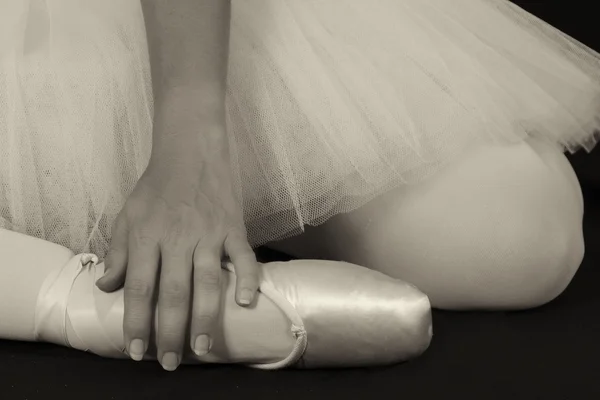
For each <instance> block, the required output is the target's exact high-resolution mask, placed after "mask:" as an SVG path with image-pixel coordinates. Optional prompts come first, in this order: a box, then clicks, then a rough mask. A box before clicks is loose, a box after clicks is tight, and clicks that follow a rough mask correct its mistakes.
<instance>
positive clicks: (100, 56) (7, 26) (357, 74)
mask: <svg viewBox="0 0 600 400" xmlns="http://www.w3.org/2000/svg"><path fill="white" fill-rule="evenodd" d="M231 29H232V31H231V47H230V65H229V75H228V92H227V110H228V113H227V116H228V120H227V123H228V134H229V139H230V145H231V151H232V168H233V171H234V175H235V179H236V188H237V189H239V190H238V195H239V196H240V201H241V204H242V205H243V208H244V214H245V219H246V225H247V228H248V233H249V238H250V241H251V243H252V244H253V245H261V244H264V243H266V242H268V241H271V240H275V239H281V238H284V237H287V236H290V235H294V234H298V233H300V232H302V229H303V226H304V225H307V224H309V225H316V224H320V223H323V222H324V221H326V220H327V219H328V218H330V217H331V216H333V215H335V214H338V213H342V212H348V211H351V210H353V209H356V208H357V207H360V206H361V205H363V204H365V203H366V202H368V201H370V200H371V199H373V198H374V197H376V196H378V195H379V194H381V193H383V192H385V191H388V190H390V189H392V188H395V187H398V186H399V185H403V184H411V183H415V182H418V181H420V180H423V179H425V178H427V177H428V176H430V175H431V174H433V173H435V172H437V171H439V170H440V168H444V166H445V165H446V164H447V163H448V162H449V161H450V160H452V159H453V158H454V157H457V156H460V153H461V151H463V150H464V149H465V148H466V147H467V146H469V145H472V144H473V143H481V142H491V143H510V142H518V141H522V140H524V139H526V138H527V137H530V136H536V137H540V138H545V139H547V140H549V141H551V142H554V143H557V144H559V145H561V146H563V148H564V149H565V150H569V151H575V150H577V149H579V148H581V147H583V148H585V149H586V150H588V151H589V150H591V148H592V146H593V145H594V144H595V140H596V139H595V137H594V133H595V132H596V131H597V130H598V129H599V128H600V118H599V117H600V55H599V54H598V53H596V52H595V51H593V50H591V49H589V48H587V47H585V46H584V45H582V44H581V43H579V42H577V41H575V40H574V39H572V38H570V37H568V36H567V35H565V34H564V33H561V32H560V31H558V30H556V29H554V28H553V27H551V26H550V25H548V24H546V23H545V22H543V21H541V20H540V19H538V18H536V17H534V16H532V15H531V14H528V13H527V12H525V11H524V10H522V9H520V8H518V7H517V6H515V5H513V4H512V3H509V2H508V1H506V0H452V1H449V0H377V1H367V0H352V1H332V0H252V1H248V0H233V16H232V28H231ZM149 68H150V66H149V63H148V54H147V44H146V36H145V28H144V21H143V15H142V12H141V7H140V4H139V0H103V1H97V0H0V185H1V186H0V188H1V192H0V227H3V228H7V229H12V230H15V231H19V232H22V233H26V234H28V235H32V236H37V237H40V238H43V239H46V240H49V241H53V242H55V243H58V244H61V245H64V246H66V247H69V248H70V249H72V251H74V252H76V253H80V252H93V253H96V254H98V255H99V256H100V257H101V258H102V257H103V256H104V254H105V252H106V250H107V246H108V244H109V242H110V229H111V226H112V223H113V221H114V219H115V217H116V216H117V214H118V213H119V211H120V209H121V207H122V206H123V204H124V202H125V200H126V198H127V196H128V194H129V193H130V192H131V190H132V189H133V187H134V185H135V183H136V180H137V179H138V178H139V176H140V175H141V174H142V172H143V171H144V168H145V167H146V165H147V162H148V159H149V155H150V150H151V138H152V134H151V129H152V115H153V106H152V93H151V82H150V73H149V71H150V69H149ZM190 173H193V172H190Z"/></svg>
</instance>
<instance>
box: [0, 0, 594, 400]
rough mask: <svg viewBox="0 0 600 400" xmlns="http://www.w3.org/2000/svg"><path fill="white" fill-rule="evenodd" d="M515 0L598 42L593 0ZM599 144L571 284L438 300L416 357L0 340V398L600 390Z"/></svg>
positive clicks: (586, 163) (586, 166) (585, 158)
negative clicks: (534, 293) (184, 363)
mask: <svg viewBox="0 0 600 400" xmlns="http://www.w3.org/2000/svg"><path fill="white" fill-rule="evenodd" d="M348 1H366V0H348ZM398 1H401V0H398ZM448 1H452V0H448ZM516 3H518V4H520V5H523V6H524V7H525V8H527V9H529V10H530V11H531V12H533V13H535V14H537V15H539V16H540V17H542V18H544V19H546V20H547V21H549V22H551V23H553V24H554V25H556V26H558V27H559V28H561V29H562V30H564V31H566V32H567V33H569V34H571V35H573V36H574V37H576V38H578V39H579V40H581V41H583V42H585V43H586V44H588V45H590V46H592V47H594V48H596V49H600V40H599V39H600V34H597V33H596V32H597V31H598V24H597V21H596V18H595V17H594V13H593V12H592V10H593V7H592V4H593V3H592V2H589V4H588V5H585V3H582V5H580V6H578V5H573V4H575V3H576V2H567V1H562V0H556V1H554V2H552V1H550V0H546V1H516ZM599 68H600V66H599ZM598 151H600V150H597V152H596V153H592V154H591V155H585V154H583V153H582V154H578V155H577V156H575V157H572V163H573V165H574V166H575V168H576V171H577V174H578V175H579V177H580V180H581V181H582V185H583V187H584V192H585V198H586V217H585V235H586V245H587V254H586V258H585V260H584V263H583V265H582V267H581V269H580V271H579V273H578V274H577V276H576V277H575V279H574V281H573V283H572V285H571V286H570V287H569V288H568V289H567V291H566V292H565V293H564V294H563V295H562V296H561V297H559V298H558V299H557V300H555V301H554V302H552V303H551V304H549V305H547V306H544V307H542V308H539V309H536V310H531V311H527V312H519V313H450V312H439V311H435V312H434V328H435V329H434V331H435V338H434V341H433V344H432V346H431V348H430V349H429V350H428V351H427V353H426V354H425V355H424V356H422V357H421V358H419V359H417V360H415V361H413V362H410V363H406V364H402V365H398V366H394V367H390V368H383V369H381V368H380V369H357V370H340V371H280V372H260V371H254V370H248V369H244V368H238V367H227V366H208V367H182V368H180V369H179V370H178V371H177V372H176V373H165V372H163V371H162V369H161V368H160V366H159V365H158V364H156V363H133V362H129V361H112V360H105V359H102V358H99V357H96V356H93V355H88V354H84V353H80V352H77V351H74V350H68V349H63V348H59V347H55V346H50V345H45V344H29V343H15V342H5V341H4V342H3V341H0V399H6V400H13V399H30V400H34V399H49V398H56V399H61V400H70V399H81V400H83V399H103V400H110V399H179V398H181V399H188V398H189V399H234V398H237V399H240V400H242V399H243V400H247V399H248V400H249V399H263V400H267V399H277V398H281V399H303V400H307V399H311V400H312V399H323V398H335V397H339V398H342V399H377V398H380V397H379V396H385V397H382V398H390V399H407V400H408V399H437V398H460V399H481V400H484V399H502V400H504V399H544V400H546V399H548V400H549V399H565V400H571V399H590V400H592V399H600V383H598V382H596V381H597V379H598V378H600V367H599V366H598V360H600V341H599V339H600V294H599V293H598V291H597V287H598V284H599V283H600V272H599V270H598V268H597V267H596V265H597V264H598V263H599V262H600V248H599V247H598V245H597V240H598V238H599V237H600V172H599V171H600V170H599V169H598V167H599V166H600V156H599V154H598ZM260 255H261V256H263V257H270V256H273V255H272V254H269V252H267V251H261V252H260ZM388 396H389V397H388Z"/></svg>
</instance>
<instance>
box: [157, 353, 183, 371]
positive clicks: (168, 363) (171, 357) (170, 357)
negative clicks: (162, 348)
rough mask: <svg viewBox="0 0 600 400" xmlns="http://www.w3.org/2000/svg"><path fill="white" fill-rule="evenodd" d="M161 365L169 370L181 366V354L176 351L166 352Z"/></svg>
mask: <svg viewBox="0 0 600 400" xmlns="http://www.w3.org/2000/svg"><path fill="white" fill-rule="evenodd" d="M161 365H162V367H163V368H164V369H165V370H167V371H175V370H176V369H177V367H178V366H179V356H178V355H177V354H176V353H166V354H165V355H164V356H163V358H162V362H161Z"/></svg>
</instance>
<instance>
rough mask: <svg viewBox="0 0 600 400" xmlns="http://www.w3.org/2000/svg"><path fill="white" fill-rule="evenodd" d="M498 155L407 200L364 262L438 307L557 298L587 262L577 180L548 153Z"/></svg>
mask: <svg viewBox="0 0 600 400" xmlns="http://www.w3.org/2000/svg"><path fill="white" fill-rule="evenodd" d="M502 151H504V150H498V152H499V153H500V154H495V153H494V152H490V153H489V154H483V155H482V160H481V162H478V163H475V162H471V164H472V165H471V164H468V165H467V166H468V168H465V169H464V171H467V172H464V171H463V172H461V173H460V174H459V173H455V174H454V176H452V177H451V178H452V179H445V180H443V181H442V182H443V183H436V182H432V183H431V185H430V187H427V188H425V190H423V191H422V192H421V193H417V192H415V193H416V194H415V195H414V196H413V195H409V196H405V197H404V198H403V202H402V203H403V204H402V206H401V208H399V209H398V210H397V212H396V213H394V218H389V215H388V218H387V219H386V220H385V222H383V223H382V225H381V227H383V229H382V230H381V234H377V235H375V236H374V239H373V240H372V241H371V244H372V246H370V247H371V248H372V249H373V251H372V252H370V255H368V258H366V259H364V260H363V264H364V265H367V266H372V267H373V268H375V269H379V270H382V272H385V273H387V274H388V275H391V276H394V277H397V278H399V279H404V280H406V281H409V282H411V283H413V284H415V285H416V286H417V287H419V289H421V290H422V291H423V292H425V293H427V295H428V296H429V298H430V300H431V303H432V305H433V306H434V307H436V308H441V309H451V310H465V309H488V310H489V309H526V308H533V307H537V306H540V305H543V304H545V303H548V302H549V301H551V300H553V299H554V298H556V297H557V296H558V295H559V294H561V293H562V292H563V291H564V289H565V288H566V287H567V285H568V284H569V282H570V281H571V279H572V278H573V276H574V275H575V272H576V271H577V269H578V267H579V265H580V263H581V261H582V258H583V254H584V241H583V232H582V217H583V203H582V200H581V196H580V191H579V190H580V189H579V184H578V182H577V178H576V177H575V175H574V173H573V171H572V169H571V167H570V165H569V164H568V161H567V160H566V159H565V158H564V156H563V155H562V154H561V153H560V152H558V151H557V150H556V149H554V148H550V147H544V146H541V147H540V148H535V147H529V146H522V147H521V148H517V149H512V150H511V153H510V154H501V152H502ZM484 156H485V157H484ZM494 156H496V159H497V162H496V164H494ZM501 160H504V161H501ZM467 161H469V160H467ZM484 161H485V162H484ZM486 169H487V171H486ZM447 182H448V183H447ZM450 183H451V184H450ZM392 239H393V240H394V242H395V243H396V245H392V242H391V240H392Z"/></svg>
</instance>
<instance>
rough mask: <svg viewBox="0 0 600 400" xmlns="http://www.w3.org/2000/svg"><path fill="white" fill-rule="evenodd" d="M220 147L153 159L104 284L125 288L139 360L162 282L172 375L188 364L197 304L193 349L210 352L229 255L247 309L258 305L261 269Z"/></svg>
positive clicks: (164, 337)
mask: <svg viewBox="0 0 600 400" xmlns="http://www.w3.org/2000/svg"><path fill="white" fill-rule="evenodd" d="M225 140H226V139H225ZM214 143H215V146H213V147H212V148H211V153H210V154H215V155H213V156H209V155H208V154H207V151H206V150H204V151H203V150H201V149H200V148H198V149H197V150H198V152H195V151H194V148H193V147H194V146H191V147H190V146H189V145H183V146H180V147H179V150H175V148H176V146H171V147H170V148H169V149H168V150H167V151H164V152H162V153H160V154H159V156H157V157H155V156H154V153H153V156H152V157H153V158H152V159H151V161H150V164H149V166H148V169H147V170H146V172H145V173H144V174H143V176H142V177H141V178H140V180H139V182H138V183H137V185H136V187H135V188H134V190H133V192H132V193H131V195H130V196H129V198H128V199H127V201H126V203H125V205H124V207H123V209H122V211H121V212H120V214H119V215H118V217H117V219H116V222H115V225H114V228H113V231H112V241H111V245H110V250H109V252H108V254H107V257H106V260H105V265H106V268H107V273H106V274H105V276H104V277H102V278H101V279H100V280H98V283H97V285H98V287H99V288H100V289H101V290H103V291H113V290H116V289H117V288H119V287H120V286H121V285H123V284H124V285H125V316H124V336H125V343H126V344H127V351H128V352H129V354H130V356H131V357H132V358H133V359H135V360H140V359H141V358H142V357H143V354H144V353H145V352H146V351H147V349H148V342H149V337H150V331H151V326H152V325H153V322H154V320H153V311H154V295H155V287H157V283H159V285H158V288H159V290H158V291H159V293H158V330H157V338H156V341H157V357H158V360H159V361H160V362H161V364H162V366H163V368H165V369H167V370H174V369H175V368H177V366H178V365H179V363H180V362H181V355H182V353H183V351H182V350H183V345H184V341H185V337H186V332H187V326H188V325H187V324H188V321H189V310H190V302H192V304H191V305H192V322H191V337H190V339H191V346H192V349H193V350H194V352H195V353H196V354H197V355H203V354H206V353H207V352H208V351H209V350H210V343H211V333H212V328H213V326H214V324H215V322H216V320H217V318H218V316H219V315H218V314H219V311H220V290H221V283H220V277H221V259H222V257H223V256H224V255H227V256H229V257H230V259H231V261H232V262H233V264H234V265H235V268H236V275H237V287H236V301H237V303H238V304H239V305H240V306H245V305H248V304H250V303H251V302H252V301H253V298H254V296H255V293H256V291H257V288H258V282H259V277H258V264H257V261H256V256H255V254H254V252H253V250H252V248H251V247H250V245H249V243H248V240H247V236H246V230H245V227H244V222H243V216H242V212H241V207H240V206H239V205H238V204H237V202H236V200H235V197H234V195H233V190H232V183H231V181H232V179H231V171H230V169H229V168H230V166H229V161H228V157H227V156H226V153H227V152H226V151H223V149H219V148H218V147H225V145H224V144H223V143H221V142H214ZM204 147H207V146H206V145H205V146H204ZM215 147H217V148H215ZM202 153H204V155H206V157H204V155H203V154H202ZM169 154H171V155H172V156H170V155H169ZM185 154H190V156H186V155H185ZM210 158H211V159H210ZM196 160H199V161H196ZM159 263H160V268H159ZM159 270H160V282H158V281H157V275H158V274H157V272H158V271H159ZM192 281H193V287H192ZM203 338H204V339H203Z"/></svg>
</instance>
